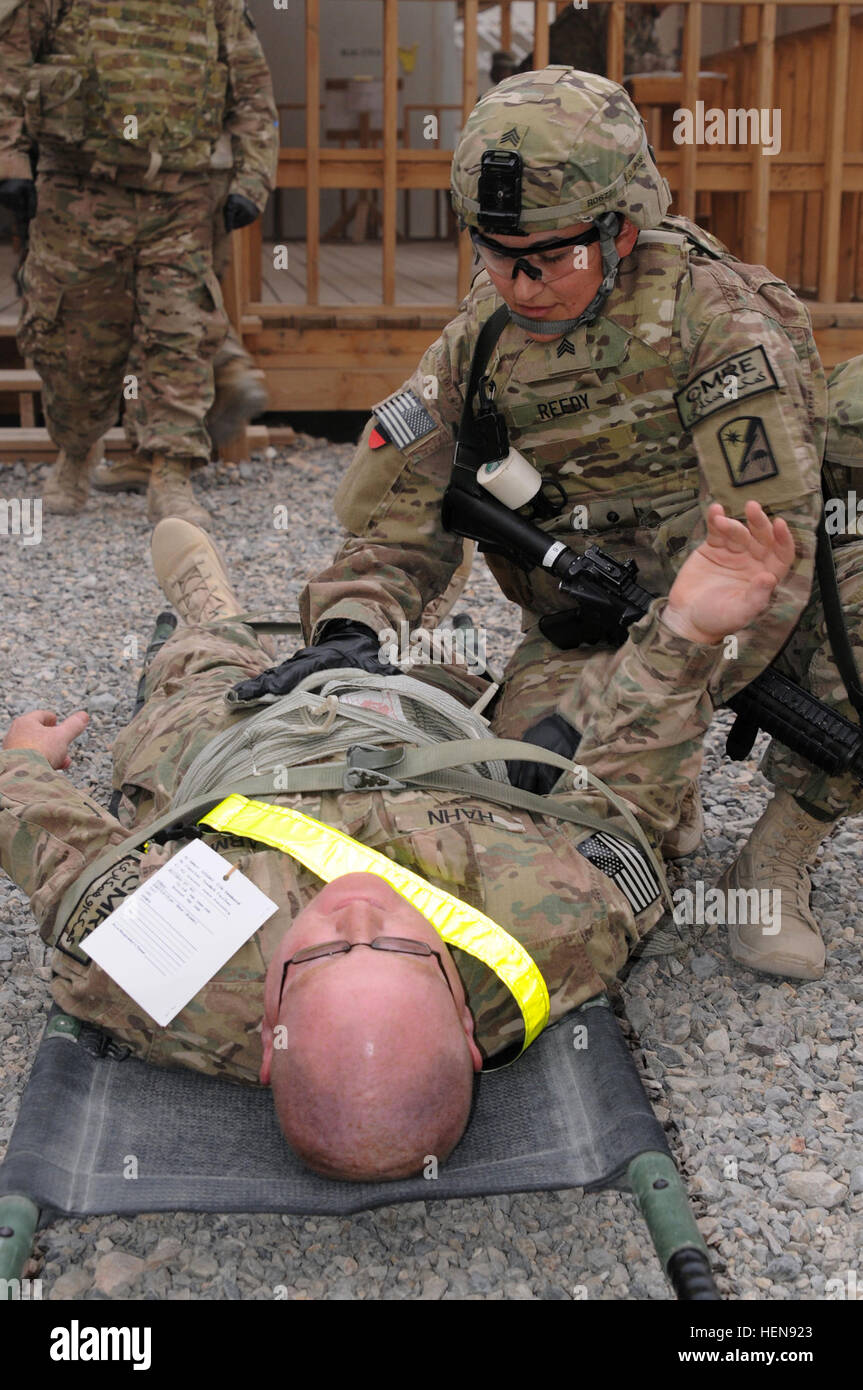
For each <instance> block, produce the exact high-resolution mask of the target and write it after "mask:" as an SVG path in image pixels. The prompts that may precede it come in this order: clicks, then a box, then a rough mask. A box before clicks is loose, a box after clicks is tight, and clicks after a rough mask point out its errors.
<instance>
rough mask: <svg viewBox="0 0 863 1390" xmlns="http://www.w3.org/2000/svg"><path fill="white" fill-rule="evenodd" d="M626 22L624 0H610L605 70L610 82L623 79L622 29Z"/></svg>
mask: <svg viewBox="0 0 863 1390" xmlns="http://www.w3.org/2000/svg"><path fill="white" fill-rule="evenodd" d="M625 24H626V0H612V4H611V6H610V8H609V12H608V48H607V51H606V55H605V72H606V76H607V77H610V78H611V80H612V82H622V81H623V64H624V58H623V30H624V26H625Z"/></svg>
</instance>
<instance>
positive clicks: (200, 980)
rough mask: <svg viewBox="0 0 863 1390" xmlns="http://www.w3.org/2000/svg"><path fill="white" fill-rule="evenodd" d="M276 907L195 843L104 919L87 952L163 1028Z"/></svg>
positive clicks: (205, 847)
mask: <svg viewBox="0 0 863 1390" xmlns="http://www.w3.org/2000/svg"><path fill="white" fill-rule="evenodd" d="M277 911H278V904H277V903H274V902H272V901H271V900H270V899H269V898H268V897H267V896H266V894H265V893H262V892H261V890H260V888H256V887H255V885H254V883H252V882H251V880H250V879H248V878H244V876H243V875H242V874H241V873H240V872H239V870H238V869H235V868H234V867H233V865H232V864H231V863H230V861H229V860H227V859H224V858H223V857H222V855H221V854H217V853H216V851H215V850H214V849H211V848H210V846H209V845H206V844H204V842H203V840H193V841H192V843H191V844H189V845H185V846H184V847H183V849H181V850H180V851H179V853H178V854H175V855H174V856H173V858H171V859H170V860H169V861H168V863H167V864H165V865H163V867H162V868H161V869H158V870H157V872H156V873H154V874H153V875H152V877H151V878H148V879H147V881H146V883H142V884H141V886H140V888H136V889H135V892H134V893H132V894H131V895H130V896H129V897H128V898H127V899H126V900H125V902H123V903H121V904H120V906H119V907H118V908H116V910H115V911H114V912H112V913H111V915H110V917H106V918H105V921H104V922H101V923H100V924H99V926H98V927H96V929H95V931H93V932H91V933H90V935H89V936H88V937H87V938H86V942H85V943H84V949H85V950H86V952H87V954H88V955H89V956H91V957H92V959H93V960H94V961H96V963H97V965H100V966H101V967H102V969H103V970H104V971H105V973H106V974H107V975H110V976H111V979H112V980H114V981H116V983H117V984H118V985H119V986H120V988H121V989H124V990H125V991H126V993H127V994H128V995H129V996H130V997H131V998H132V999H134V1000H135V1003H136V1004H140V1006H141V1008H142V1009H145V1010H146V1012H147V1013H148V1014H149V1015H150V1017H151V1018H152V1019H155V1021H156V1023H158V1024H159V1025H160V1026H161V1027H162V1028H164V1027H166V1025H167V1024H169V1023H170V1022H171V1019H172V1018H176V1016H177V1014H178V1013H179V1012H180V1010H181V1009H184V1008H185V1006H186V1005H187V1004H188V1003H189V1001H190V1000H191V999H194V997H195V995H196V994H197V993H198V990H199V989H202V988H203V986H204V985H205V984H206V983H207V982H208V980H211V979H212V978H213V976H214V975H215V974H216V973H217V971H219V970H221V968H222V966H223V965H224V964H225V962H226V961H229V960H230V959H231V956H232V955H233V954H234V952H235V951H238V950H239V949H240V947H241V946H242V945H243V944H244V943H245V942H246V941H248V939H249V937H250V936H252V935H253V933H254V932H256V931H257V930H258V927H260V926H261V925H262V924H263V923H264V922H266V920H267V918H268V917H272V915H273V913H274V912H277Z"/></svg>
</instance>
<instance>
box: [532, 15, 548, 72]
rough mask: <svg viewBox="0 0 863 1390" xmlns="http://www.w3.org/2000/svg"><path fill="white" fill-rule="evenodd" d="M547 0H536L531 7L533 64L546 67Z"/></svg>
mask: <svg viewBox="0 0 863 1390" xmlns="http://www.w3.org/2000/svg"><path fill="white" fill-rule="evenodd" d="M548 44H549V39H548V0H536V3H535V4H534V7H533V66H534V69H536V68H547V67H548Z"/></svg>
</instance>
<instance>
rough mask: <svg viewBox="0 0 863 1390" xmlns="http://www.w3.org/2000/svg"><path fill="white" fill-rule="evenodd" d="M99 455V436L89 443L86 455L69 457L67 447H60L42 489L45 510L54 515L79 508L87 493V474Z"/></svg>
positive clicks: (77, 510)
mask: <svg viewBox="0 0 863 1390" xmlns="http://www.w3.org/2000/svg"><path fill="white" fill-rule="evenodd" d="M101 457H102V441H101V439H100V440H98V441H97V442H96V443H95V444H94V445H93V446H92V447H91V449H90V452H89V453H88V454H87V456H86V458H70V457H69V455H68V454H67V453H66V450H65V449H61V450H60V453H59V455H58V456H57V462H56V463H55V464H54V467H53V468H52V469H51V472H50V473H49V474H48V477H47V479H46V482H45V487H44V489H43V492H42V505H43V506H44V508H45V510H46V511H47V512H53V513H55V514H56V515H57V516H74V515H75V513H76V512H82V511H83V510H84V507H85V506H86V504H87V498H88V497H89V495H90V475H91V474H92V472H93V469H94V468H95V467H96V464H97V463H98V462H99V460H100V459H101Z"/></svg>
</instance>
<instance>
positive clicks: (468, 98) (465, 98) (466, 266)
mask: <svg viewBox="0 0 863 1390" xmlns="http://www.w3.org/2000/svg"><path fill="white" fill-rule="evenodd" d="M478 16H479V0H464V68H463V70H462V85H461V96H462V104H461V121H462V127H464V123H465V121H466V120H467V118H468V116H469V115H470V113H471V111H472V110H473V108H474V107H475V106H476V88H477V72H476V56H477V19H478ZM472 265H473V246H472V245H471V240H470V237H469V236H468V234H467V232H462V234H461V236H460V237H459V241H458V297H459V299H463V298H464V296H465V295H466V294H467V292H468V290H469V289H470V272H471V266H472Z"/></svg>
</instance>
